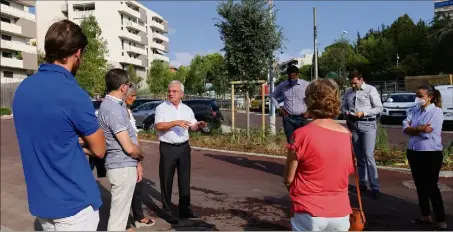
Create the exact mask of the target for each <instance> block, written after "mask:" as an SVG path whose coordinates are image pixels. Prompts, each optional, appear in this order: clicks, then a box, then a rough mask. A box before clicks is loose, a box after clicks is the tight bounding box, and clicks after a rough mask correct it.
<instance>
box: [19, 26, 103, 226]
mask: <svg viewBox="0 0 453 232" xmlns="http://www.w3.org/2000/svg"><path fill="white" fill-rule="evenodd" d="M87 44H88V40H87V38H86V36H85V35H84V34H83V32H82V29H81V28H80V27H79V26H77V25H76V24H74V23H73V22H71V21H69V20H62V21H59V22H56V23H54V24H52V25H51V26H50V28H49V29H48V31H47V33H46V36H45V45H44V50H45V53H46V61H47V63H46V64H42V65H41V66H40V67H39V70H38V72H37V73H35V74H34V75H32V76H30V77H28V78H26V79H25V80H24V81H23V82H22V83H21V84H20V85H19V87H18V88H17V90H16V94H15V97H14V102H13V114H14V123H15V127H16V134H17V140H18V142H19V147H20V153H21V157H22V163H23V169H24V175H25V182H26V184H27V194H28V204H29V208H30V212H31V214H32V215H34V216H37V217H38V221H39V222H40V223H41V224H42V227H43V229H44V230H45V231H63V230H65V231H67V230H73V231H74V230H75V231H95V230H96V229H97V227H98V223H99V212H98V209H99V207H100V206H101V205H102V201H101V196H100V192H99V189H98V186H97V184H96V181H95V179H94V176H93V174H92V172H91V169H90V166H89V164H88V159H87V158H86V156H85V153H86V154H89V155H92V156H95V157H98V158H102V157H104V155H105V152H106V148H105V137H104V133H103V131H102V129H100V127H99V123H98V120H97V118H96V116H95V114H94V108H93V104H92V103H91V100H90V98H89V96H88V94H87V93H86V92H85V91H84V90H83V89H82V88H81V87H80V86H79V85H78V84H77V82H76V80H75V77H74V75H75V73H76V71H77V69H78V68H79V66H80V63H81V59H82V54H83V50H84V49H85V47H86V46H87ZM79 137H81V138H82V140H83V141H84V143H85V144H86V147H84V148H83V149H82V147H81V145H80V144H79Z"/></svg>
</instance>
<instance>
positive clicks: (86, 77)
mask: <svg viewBox="0 0 453 232" xmlns="http://www.w3.org/2000/svg"><path fill="white" fill-rule="evenodd" d="M80 27H81V28H82V31H83V33H84V34H85V35H86V36H87V38H88V46H87V47H86V48H85V51H84V54H83V59H82V64H81V65H80V68H79V70H78V71H77V75H76V79H77V82H78V83H79V85H80V86H81V87H82V88H83V89H85V91H87V92H88V94H90V95H91V96H95V95H103V94H104V93H105V80H104V76H105V73H106V72H107V70H108V69H109V68H110V66H109V64H108V63H107V60H106V59H105V57H107V54H108V50H107V42H106V41H105V40H104V39H103V38H102V36H101V34H102V30H101V28H100V27H99V24H98V22H97V21H96V18H95V17H94V16H90V17H88V18H85V19H83V20H82V22H81V24H80Z"/></svg>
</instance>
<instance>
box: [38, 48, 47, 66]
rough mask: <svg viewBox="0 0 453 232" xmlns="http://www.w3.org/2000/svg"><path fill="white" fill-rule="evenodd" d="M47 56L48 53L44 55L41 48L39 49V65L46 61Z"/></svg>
mask: <svg viewBox="0 0 453 232" xmlns="http://www.w3.org/2000/svg"><path fill="white" fill-rule="evenodd" d="M45 57H46V55H44V53H43V52H42V51H40V50H39V51H38V65H41V64H44V63H46V60H45Z"/></svg>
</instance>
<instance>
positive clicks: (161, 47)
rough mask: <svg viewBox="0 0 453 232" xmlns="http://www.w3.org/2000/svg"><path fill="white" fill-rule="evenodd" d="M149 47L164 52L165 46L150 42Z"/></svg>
mask: <svg viewBox="0 0 453 232" xmlns="http://www.w3.org/2000/svg"><path fill="white" fill-rule="evenodd" d="M150 47H151V48H155V49H157V50H161V51H165V46H164V45H163V44H159V43H156V42H152V43H151V46H150Z"/></svg>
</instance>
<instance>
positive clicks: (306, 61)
mask: <svg viewBox="0 0 453 232" xmlns="http://www.w3.org/2000/svg"><path fill="white" fill-rule="evenodd" d="M312 63H313V54H304V55H303V56H302V57H295V58H291V59H290V60H287V61H285V62H282V63H281V64H279V66H278V72H279V73H280V74H286V69H287V68H288V67H289V66H292V65H295V66H297V67H298V68H302V66H304V65H311V64H312Z"/></svg>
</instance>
